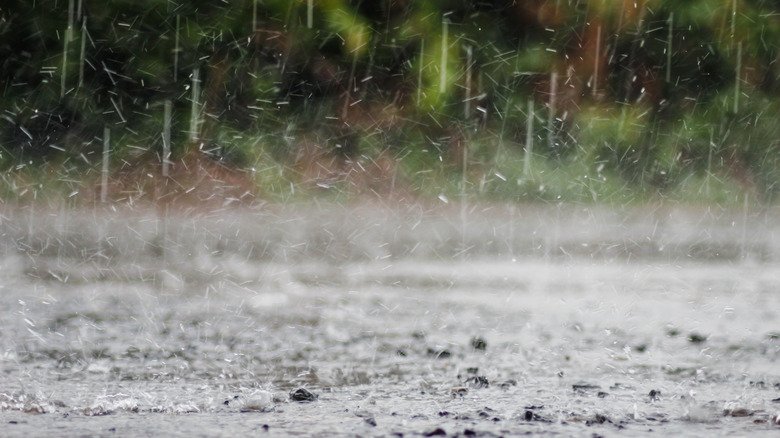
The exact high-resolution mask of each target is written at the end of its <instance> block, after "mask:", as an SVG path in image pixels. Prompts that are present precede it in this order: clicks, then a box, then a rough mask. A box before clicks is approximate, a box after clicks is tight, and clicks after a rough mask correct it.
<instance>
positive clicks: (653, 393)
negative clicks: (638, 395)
mask: <svg viewBox="0 0 780 438" xmlns="http://www.w3.org/2000/svg"><path fill="white" fill-rule="evenodd" d="M647 396H648V397H650V400H652V401H655V400H660V399H661V391H660V390H658V389H651V390H650V392H649V393H648V394H647Z"/></svg>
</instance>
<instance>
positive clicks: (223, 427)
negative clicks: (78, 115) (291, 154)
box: [0, 209, 780, 437]
mask: <svg viewBox="0 0 780 438" xmlns="http://www.w3.org/2000/svg"><path fill="white" fill-rule="evenodd" d="M412 211H413V210H412V209H410V210H407V211H406V213H404V214H402V215H401V214H399V215H398V216H396V217H393V216H387V215H378V216H377V217H380V216H381V217H382V218H383V219H378V218H377V217H373V216H371V217H370V218H369V219H370V220H369V219H367V218H366V215H369V216H370V214H369V213H365V212H364V213H363V214H362V215H361V214H352V215H350V216H349V217H350V218H351V219H344V216H339V215H343V214H344V213H332V212H329V213H328V214H330V216H328V215H324V216H320V217H319V222H318V223H317V224H312V223H311V222H312V221H315V218H316V216H313V215H311V214H308V213H307V214H306V215H296V214H290V213H289V212H279V211H276V212H275V213H274V214H273V215H270V216H269V215H266V216H262V217H258V216H251V215H250V216H240V215H230V214H225V213H224V212H223V213H222V214H216V213H215V214H213V215H210V216H208V217H205V218H204V217H203V216H197V217H195V216H188V217H187V219H186V220H184V219H182V218H181V217H176V218H168V217H166V218H165V220H163V221H160V220H159V216H154V215H150V216H143V215H137V216H127V215H125V216H122V215H116V216H112V215H110V214H105V215H103V216H100V217H99V219H97V220H96V219H95V217H91V218H90V217H88V216H87V217H86V218H85V217H71V218H70V219H66V218H62V217H61V216H59V215H57V216H47V215H40V219H39V221H36V222H33V223H32V225H30V223H28V222H25V221H22V220H21V219H20V218H24V217H25V214H26V212H22V213H18V212H17V213H14V214H16V216H15V215H14V214H8V213H7V214H5V221H4V222H3V223H2V224H0V225H2V230H3V238H4V245H5V246H4V248H5V249H4V252H3V256H2V258H0V264H1V265H2V271H0V272H2V273H0V312H2V313H1V314H2V315H3V317H2V320H0V370H1V371H2V372H1V374H0V424H2V427H1V429H2V433H1V434H2V435H3V436H44V435H46V436H50V435H57V436H147V435H158V434H163V435H188V436H215V435H236V436H242V435H249V434H252V435H268V436H289V435H303V436H331V435H333V434H340V435H347V436H367V437H372V436H482V437H493V436H518V435H526V434H532V435H552V436H605V437H611V436H638V435H648V436H653V435H660V434H667V435H673V436H761V435H764V436H775V435H776V434H777V433H779V432H780V425H778V424H777V422H778V419H777V416H778V415H779V414H780V371H778V370H780V368H778V359H780V324H779V323H778V321H780V319H779V318H778V313H779V312H780V294H778V293H777V291H778V289H780V270H778V269H776V268H777V256H776V254H778V252H777V251H776V245H775V243H774V239H773V238H774V236H775V233H774V228H772V226H771V224H772V223H774V222H773V221H771V220H770V219H771V217H764V216H762V217H761V218H754V219H756V222H755V224H751V226H750V227H747V226H740V222H739V220H738V219H739V217H737V219H736V220H730V219H731V218H729V217H727V216H725V215H724V216H717V217H716V216H705V215H703V214H699V213H690V212H683V213H680V212H676V213H674V214H677V215H678V216H675V217H674V218H676V219H675V220H669V219H667V220H666V221H654V220H652V216H651V219H647V215H642V214H638V213H637V214H635V215H634V216H627V215H626V214H624V213H603V212H596V213H594V212H590V213H589V214H588V215H586V216H585V217H590V218H592V219H591V221H590V222H589V221H588V220H582V218H581V217H578V216H576V215H575V214H561V212H560V211H544V212H537V213H534V214H532V215H531V214H525V216H523V215H522V214H520V213H516V212H514V211H509V212H508V211H507V210H502V212H501V214H492V213H488V214H485V215H484V216H480V215H479V214H470V215H468V216H460V215H458V214H457V213H459V212H455V213H456V214H455V215H454V218H453V217H451V216H447V215H444V214H439V213H437V214H432V213H426V214H424V215H421V216H419V217H417V220H418V222H417V225H415V224H414V222H413V221H412V222H410V221H409V220H410V217H409V216H410V215H411V216H414V213H413V212H412ZM509 213H511V214H509ZM515 214H516V215H515ZM583 214H584V213H583ZM669 214H671V213H663V215H664V216H659V217H662V218H663V217H667V216H668V215H669ZM697 214H698V215H699V216H697ZM551 215H558V219H557V221H549V220H547V219H549V218H550V217H551ZM36 217H38V215H36ZM300 217H307V218H308V219H307V220H306V221H305V222H301V220H300V219H299V218H300ZM340 217H341V219H339V218H340ZM464 217H465V218H468V221H467V222H465V225H466V226H463V225H464V222H461V221H462V220H463V218H464ZM485 217H488V218H492V220H493V222H491V221H489V220H486V219H485ZM707 217H709V219H707V220H703V219H702V218H705V219H706V218H707ZM285 218H287V219H286V220H287V221H288V222H284V220H283V219H285ZM323 218H324V219H323ZM572 218H573V219H572ZM656 218H657V217H656ZM342 219H343V220H342ZM757 219H762V220H757ZM349 220H353V221H355V224H358V223H363V226H358V225H355V224H350V222H349ZM696 220H699V225H698V227H697V226H696ZM58 221H62V222H58ZM79 221H82V222H79ZM382 221H384V222H382ZM315 222H316V221H315ZM284 223H293V224H298V226H294V225H293V226H290V227H289V228H284V226H283V225H282V224H284ZM302 223H305V224H306V226H305V227H302V226H300V224H302ZM574 223H577V224H579V225H578V227H576V229H572V224H574ZM79 224H81V226H80V225H79ZM83 224H92V226H91V227H86V226H84V225H83ZM756 224H757V225H756ZM767 224H769V225H767ZM510 226H511V227H510ZM273 227H275V228H273ZM280 227H281V228H280ZM510 228H511V230H512V233H514V234H511V235H510V233H509V230H510ZM588 228H590V230H591V231H590V232H589V231H588ZM128 230H129V231H128ZM161 230H162V231H161ZM230 230H232V234H231V231H230ZM420 230H423V231H424V232H422V231H420ZM436 230H438V231H440V232H439V233H438V235H437V234H436V233H435V231H436ZM496 230H498V232H496ZM393 232H394V234H393ZM416 232H421V233H422V234H420V235H417V234H415V233H416ZM241 233H244V234H241ZM707 235H710V236H716V237H712V238H709V239H708V238H706V236H707ZM132 236H135V237H132ZM160 236H162V238H161V237H160ZM236 236H239V237H236ZM392 236H395V237H392ZM491 236H492V237H491ZM496 236H499V237H501V238H498V237H496ZM510 236H511V237H510ZM415 244H416V245H417V247H416V249H414V248H415ZM480 245H481V246H480Z"/></svg>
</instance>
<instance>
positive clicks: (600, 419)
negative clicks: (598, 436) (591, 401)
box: [585, 414, 612, 426]
mask: <svg viewBox="0 0 780 438" xmlns="http://www.w3.org/2000/svg"><path fill="white" fill-rule="evenodd" d="M604 423H612V420H610V419H609V417H607V416H606V415H601V414H596V415H594V416H593V418H591V419H590V420H588V421H586V422H585V424H587V425H588V426H590V425H591V424H604Z"/></svg>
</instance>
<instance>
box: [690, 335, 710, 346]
mask: <svg viewBox="0 0 780 438" xmlns="http://www.w3.org/2000/svg"><path fill="white" fill-rule="evenodd" d="M706 340H707V337H706V336H702V335H700V334H698V333H691V334H690V335H688V342H690V343H691V344H701V343H702V342H705V341H706Z"/></svg>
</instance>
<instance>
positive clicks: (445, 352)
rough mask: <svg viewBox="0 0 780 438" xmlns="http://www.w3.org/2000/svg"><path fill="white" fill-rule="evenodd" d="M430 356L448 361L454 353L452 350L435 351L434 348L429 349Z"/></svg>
mask: <svg viewBox="0 0 780 438" xmlns="http://www.w3.org/2000/svg"><path fill="white" fill-rule="evenodd" d="M428 356H431V357H435V358H436V359H447V358H450V357H452V353H451V352H450V350H435V349H433V348H429V349H428Z"/></svg>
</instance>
